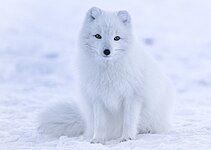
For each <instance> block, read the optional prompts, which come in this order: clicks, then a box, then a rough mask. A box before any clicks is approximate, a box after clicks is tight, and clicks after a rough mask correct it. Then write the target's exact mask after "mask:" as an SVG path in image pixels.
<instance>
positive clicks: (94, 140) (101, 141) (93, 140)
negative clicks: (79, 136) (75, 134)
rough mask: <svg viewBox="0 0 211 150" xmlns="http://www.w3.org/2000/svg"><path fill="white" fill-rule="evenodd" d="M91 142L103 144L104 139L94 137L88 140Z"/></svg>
mask: <svg viewBox="0 0 211 150" xmlns="http://www.w3.org/2000/svg"><path fill="white" fill-rule="evenodd" d="M90 143H91V144H97V143H101V144H105V140H104V139H96V138H93V139H92V140H91V141H90Z"/></svg>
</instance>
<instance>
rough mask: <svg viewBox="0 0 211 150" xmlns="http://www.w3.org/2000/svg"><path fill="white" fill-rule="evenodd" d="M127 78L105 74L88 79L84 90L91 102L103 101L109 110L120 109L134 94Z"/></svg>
mask: <svg viewBox="0 0 211 150" xmlns="http://www.w3.org/2000/svg"><path fill="white" fill-rule="evenodd" d="M130 81H131V80H129V79H128V77H127V76H123V75H120V76H118V75H109V74H103V75H101V76H92V78H91V77H90V78H89V79H88V78H87V79H86V82H85V83H86V84H85V85H84V86H85V87H84V89H85V91H86V93H87V96H88V97H89V99H90V100H91V101H102V103H103V104H104V105H105V107H107V108H108V109H112V110H115V109H118V108H119V107H120V106H121V105H122V102H123V100H124V99H125V98H127V97H128V96H129V95H130V94H131V93H133V87H132V86H131V85H133V84H132V83H130Z"/></svg>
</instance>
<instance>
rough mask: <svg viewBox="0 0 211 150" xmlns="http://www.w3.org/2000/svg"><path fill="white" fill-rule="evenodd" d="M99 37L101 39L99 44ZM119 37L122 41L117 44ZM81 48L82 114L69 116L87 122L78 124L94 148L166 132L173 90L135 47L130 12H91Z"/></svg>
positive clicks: (83, 31)
mask: <svg viewBox="0 0 211 150" xmlns="http://www.w3.org/2000/svg"><path fill="white" fill-rule="evenodd" d="M95 34H100V35H101V36H102V38H101V39H97V38H96V37H95V36H94V35H95ZM115 36H120V38H121V39H120V40H119V41H114V37H115ZM79 45H80V49H79V58H78V60H79V75H80V78H79V79H80V88H81V94H82V97H83V105H82V107H83V108H82V109H81V110H83V112H81V114H78V113H77V112H75V110H74V111H72V110H71V109H70V113H68V114H69V115H70V116H74V115H72V113H77V116H78V117H79V118H84V122H85V124H84V126H83V125H80V127H81V128H79V129H78V130H79V131H85V136H86V137H87V138H88V139H91V141H92V142H94V143H95V142H101V143H103V142H105V141H107V140H110V139H115V138H120V139H121V141H125V140H128V139H134V138H135V137H136V135H137V134H138V133H161V132H164V131H167V129H168V127H169V121H170V114H171V113H170V112H171V109H172V108H171V105H172V104H171V103H172V100H173V98H174V90H173V88H172V86H171V83H170V82H169V80H168V79H167V78H166V76H165V75H163V74H162V73H161V72H160V69H159V68H158V67H157V64H156V63H155V61H154V60H153V59H152V58H151V57H150V56H149V55H148V54H147V53H146V52H145V51H144V50H143V49H141V48H140V47H139V46H138V44H137V43H136V42H135V39H134V38H133V33H132V25H131V17H130V15H129V13H128V12H127V11H119V12H106V11H103V10H101V9H99V8H96V7H94V8H91V9H90V10H89V11H88V12H87V15H86V18H85V21H84V25H83V27H82V30H81V34H80V39H79ZM104 49H110V51H111V54H110V55H109V57H105V56H104V54H103V50H104ZM61 109H62V108H61ZM67 111H68V110H67ZM64 113H67V112H66V111H65V112H64ZM49 116H51V115H48V117H45V119H46V118H49ZM81 116H83V117H81ZM49 119H50V118H49ZM62 119H66V117H63V118H62ZM71 119H72V120H71V121H70V120H68V121H70V123H69V125H70V126H71V123H72V122H76V121H77V120H78V118H74V117H73V118H71ZM53 121H54V120H53ZM53 121H52V122H53ZM68 121H66V120H64V122H66V123H67V122H68ZM52 122H50V123H49V124H51V123H52ZM79 122H83V121H79ZM41 126H42V124H41ZM46 126H47V124H46ZM49 126H50V127H51V125H49ZM46 128H48V127H46ZM55 128H56V127H55ZM58 128H59V125H58ZM61 128H63V127H60V129H59V130H61V131H62V129H61ZM45 130H46V129H45ZM70 130H73V129H70ZM74 130H75V128H74ZM69 133H70V132H69ZM71 133H74V131H71ZM71 133H70V134H69V135H71Z"/></svg>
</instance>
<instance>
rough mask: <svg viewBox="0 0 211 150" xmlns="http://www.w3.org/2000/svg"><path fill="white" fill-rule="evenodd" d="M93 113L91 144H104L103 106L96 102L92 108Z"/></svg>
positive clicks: (104, 119) (104, 121) (104, 123)
mask: <svg viewBox="0 0 211 150" xmlns="http://www.w3.org/2000/svg"><path fill="white" fill-rule="evenodd" d="M93 112H94V135H93V138H92V140H91V143H101V144H104V143H105V140H106V139H105V138H106V130H107V127H106V114H105V107H104V105H103V104H102V103H101V102H99V101H96V102H95V103H94V107H93Z"/></svg>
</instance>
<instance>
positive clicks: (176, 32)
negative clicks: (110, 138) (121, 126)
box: [0, 0, 211, 150]
mask: <svg viewBox="0 0 211 150" xmlns="http://www.w3.org/2000/svg"><path fill="white" fill-rule="evenodd" d="M92 6H97V7H100V8H102V9H105V10H113V11H117V10H122V9H125V10H128V11H129V12H130V13H131V16H132V22H133V27H134V33H135V34H134V35H135V36H136V37H137V39H138V40H139V42H140V44H141V45H142V47H143V48H144V49H146V50H147V51H149V52H150V53H151V54H152V55H153V56H154V57H155V59H156V60H157V61H158V62H159V63H160V65H161V66H162V67H163V68H164V71H165V72H166V74H168V75H169V77H170V78H171V79H172V80H173V82H174V84H175V86H176V88H177V90H178V92H179V97H180V98H178V100H177V106H176V112H175V114H174V128H173V129H172V131H171V132H170V133H169V134H167V135H140V136H139V138H138V140H136V141H131V142H129V143H127V142H126V143H121V144H113V145H112V144H111V145H109V146H103V145H101V146H99V145H90V144H89V143H88V142H83V141H80V138H79V139H73V138H68V137H62V138H60V139H55V140H53V141H44V140H43V139H42V138H40V137H39V135H38V134H37V131H36V127H37V120H36V116H37V114H38V113H39V111H40V109H42V108H44V107H46V105H48V104H49V103H51V102H54V101H59V100H68V99H70V97H73V96H74V87H73V84H74V69H75V66H74V59H75V57H76V51H77V42H78V34H79V31H80V26H81V24H82V22H83V18H84V16H85V13H86V11H87V10H88V9H89V8H90V7H92ZM210 14H211V1H210V0H200V1H199V0H198V1H197V0H132V1H131V0H116V1H112V0H107V1H103V0H89V1H85V0H79V1H72V0H45V1H43V0H30V1H29V0H0V149H23V148H29V149H33V148H34V149H36V148H37V149H41V148H43V149H45V148H46V149H51V148H52V149H54V147H55V146H56V147H57V148H58V149H65V148H69V149H71V150H72V149H107V148H108V147H110V148H111V149H122V148H125V149H127V148H131V149H135V148H143V149H156V148H158V149H209V148H210V147H211V142H210V141H211V118H210V114H211V19H210Z"/></svg>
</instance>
